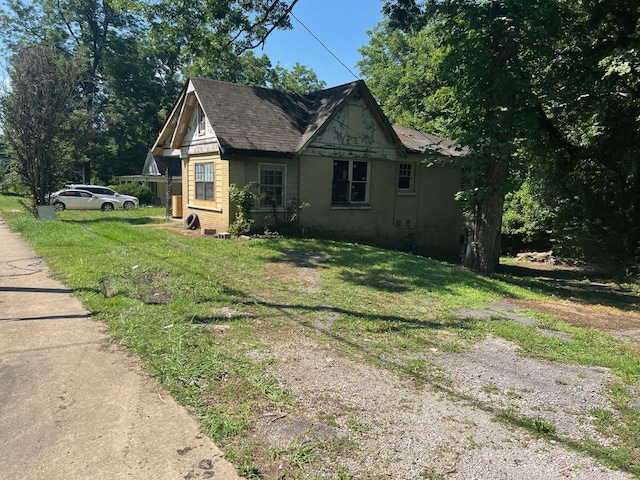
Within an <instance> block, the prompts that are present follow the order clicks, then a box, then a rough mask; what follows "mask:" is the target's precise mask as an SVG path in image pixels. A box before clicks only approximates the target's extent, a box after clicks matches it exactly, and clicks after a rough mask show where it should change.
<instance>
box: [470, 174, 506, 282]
mask: <svg viewBox="0 0 640 480" xmlns="http://www.w3.org/2000/svg"><path fill="white" fill-rule="evenodd" d="M508 176H509V166H508V165H507V164H505V163H499V162H492V163H491V164H490V165H489V169H488V172H487V177H486V179H487V185H489V186H490V187H492V188H493V194H491V195H489V196H486V197H483V198H481V199H478V200H477V201H476V202H475V203H474V204H473V206H472V212H471V231H470V235H469V239H468V241H467V248H466V252H465V258H464V262H463V263H464V266H465V267H468V268H470V269H471V270H473V271H474V272H477V273H479V274H481V275H491V274H492V273H494V272H495V270H496V267H497V266H498V264H499V263H500V248H501V241H500V239H501V231H502V213H503V209H504V191H503V189H502V186H503V185H504V183H505V182H506V180H507V178H508Z"/></svg>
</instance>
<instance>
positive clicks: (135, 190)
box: [111, 182, 153, 205]
mask: <svg viewBox="0 0 640 480" xmlns="http://www.w3.org/2000/svg"><path fill="white" fill-rule="evenodd" d="M111 188H113V189H114V190H115V191H116V192H118V193H120V194H122V195H133V196H134V197H138V200H140V205H153V192H152V191H151V189H150V188H149V187H145V186H144V185H140V184H139V183H137V182H133V183H122V184H120V185H112V186H111Z"/></svg>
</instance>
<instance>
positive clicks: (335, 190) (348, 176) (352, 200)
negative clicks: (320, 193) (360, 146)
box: [331, 160, 369, 205]
mask: <svg viewBox="0 0 640 480" xmlns="http://www.w3.org/2000/svg"><path fill="white" fill-rule="evenodd" d="M368 200H369V162H366V161H358V160H334V161H333V185H332V188H331V203H332V204H333V205H345V204H346V205H350V204H365V203H367V201H368Z"/></svg>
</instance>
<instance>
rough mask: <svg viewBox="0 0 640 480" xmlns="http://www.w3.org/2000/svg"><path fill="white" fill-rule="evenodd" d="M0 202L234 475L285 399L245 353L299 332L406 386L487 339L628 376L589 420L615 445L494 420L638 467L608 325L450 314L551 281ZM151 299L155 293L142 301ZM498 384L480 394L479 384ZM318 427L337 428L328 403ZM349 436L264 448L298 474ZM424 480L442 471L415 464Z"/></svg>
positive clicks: (632, 370)
mask: <svg viewBox="0 0 640 480" xmlns="http://www.w3.org/2000/svg"><path fill="white" fill-rule="evenodd" d="M0 210H1V211H2V212H1V213H2V215H3V216H4V217H5V218H6V219H7V221H8V222H9V223H10V225H11V227H12V228H13V229H15V230H17V231H19V232H21V233H22V235H23V236H24V237H25V238H27V239H29V240H30V241H31V242H32V243H33V245H34V246H35V248H36V249H37V251H38V253H39V254H40V255H42V256H44V257H45V258H46V260H47V261H48V263H49V265H50V266H51V268H52V269H53V271H54V272H55V274H56V275H57V276H58V277H59V278H60V279H61V280H62V281H63V282H65V283H66V284H67V285H68V286H69V287H70V288H71V289H73V290H74V292H75V294H76V295H77V296H79V297H80V298H81V299H82V301H83V302H84V304H85V306H86V307H87V308H88V309H89V310H90V311H91V312H92V314H93V316H94V317H95V318H97V319H99V320H101V321H103V322H105V324H107V325H108V326H109V328H110V330H111V332H112V338H113V341H114V342H118V343H120V344H122V345H125V346H126V347H128V348H129V349H131V350H132V351H134V352H136V353H137V354H138V355H139V356H140V357H141V358H142V359H143V360H144V362H145V365H146V366H147V369H148V371H149V372H151V373H152V374H153V375H154V376H155V377H157V378H158V379H159V380H160V381H161V382H162V384H163V385H164V386H165V388H166V389H167V390H169V391H170V392H171V393H172V395H174V396H175V397H176V398H177V399H178V401H179V402H180V403H182V404H183V405H185V406H187V407H188V408H189V409H190V411H191V412H193V413H194V415H195V416H196V417H197V418H198V419H199V420H200V422H201V425H202V429H203V430H204V431H205V432H206V433H207V435H209V436H210V437H211V438H213V439H214V440H216V441H217V442H219V443H220V445H221V446H222V447H223V449H224V450H225V453H226V455H227V457H228V458H229V459H230V460H231V461H232V462H233V463H234V464H235V465H236V466H237V467H238V469H239V472H240V474H241V475H243V476H244V477H245V478H261V476H262V475H263V472H262V471H261V468H262V463H261V455H263V454H264V449H263V447H262V446H261V445H260V444H256V443H252V441H251V440H250V437H249V435H248V432H249V431H250V429H251V427H252V425H254V423H255V419H256V418H257V416H259V415H260V414H262V413H264V412H265V411H273V410H278V409H286V408H290V407H291V405H292V403H293V399H292V398H291V397H290V393H289V392H288V391H287V390H286V389H285V388H283V387H282V384H281V383H280V382H279V381H278V379H277V378H274V377H273V376H272V374H271V373H270V371H271V369H270V367H271V366H272V365H273V362H275V361H276V360H274V359H273V358H272V357H269V358H267V360H264V359H263V360H260V359H256V358H255V356H252V354H254V353H255V352H262V351H267V350H268V346H267V343H268V341H269V339H270V338H278V339H281V338H293V339H297V338H299V337H302V336H305V335H306V336H313V337H314V338H315V339H318V340H319V341H322V342H324V343H325V344H327V345H330V346H331V347H332V348H335V349H337V350H338V351H339V352H340V353H341V354H344V355H351V356H353V357H357V358H358V359H359V360H361V361H368V362H371V363H373V364H375V365H376V366H378V367H381V368H387V369H390V370H393V371H395V372H399V373H401V374H402V375H404V376H405V377H407V378H411V379H413V380H415V382H414V384H415V385H425V384H431V385H435V386H438V385H447V382H448V380H447V379H446V377H445V376H444V375H443V374H442V372H441V371H440V370H438V369H436V368H435V367H434V366H433V365H431V364H430V363H429V362H428V361H427V360H425V359H424V357H422V358H420V357H416V356H417V355H418V354H420V353H421V352H429V351H445V352H463V351H465V350H466V349H467V348H469V346H471V345H472V344H473V343H474V342H476V341H477V340H479V339H481V338H483V337H484V336H485V335H487V334H493V335H498V336H500V337H502V338H505V339H507V340H510V341H512V342H514V343H516V344H517V345H518V346H519V347H520V349H521V353H522V354H524V355H529V356H533V357H540V358H545V359H548V360H550V361H557V362H564V363H574V364H582V365H600V366H603V367H607V368H611V369H612V371H613V372H615V373H616V374H617V375H618V376H619V377H620V379H621V381H622V382H625V383H626V385H625V384H622V383H620V384H616V385H613V386H611V387H610V388H609V390H608V391H607V397H608V398H609V399H610V402H611V405H612V408H611V410H594V411H593V412H592V415H593V417H594V418H595V419H596V425H597V426H598V427H599V428H600V429H601V430H602V432H604V433H606V434H608V435H611V436H614V437H615V438H616V439H617V440H618V442H619V443H620V446H619V447H617V448H615V449H612V448H605V447H603V446H599V445H596V444H589V443H586V442H576V441H572V440H570V439H559V438H558V436H557V433H556V431H555V427H554V426H553V425H551V424H549V423H548V422H546V421H545V420H543V419H540V418H523V417H520V416H518V415H516V414H515V412H514V411H505V412H502V413H501V414H500V415H498V418H499V419H500V420H501V421H503V422H506V423H508V424H509V425H514V426H518V427H521V428H524V429H526V430H527V431H529V432H531V433H532V434H534V435H537V436H540V437H543V438H550V439H556V440H558V441H562V442H563V444H565V445H566V446H569V447H571V448H580V449H581V450H582V451H587V452H589V453H590V454H591V455H592V456H593V457H594V458H597V459H599V460H600V461H601V462H603V463H605V464H607V465H613V466H616V468H622V469H624V470H626V471H629V472H632V473H634V474H639V473H638V472H637V465H638V464H639V463H638V459H639V450H640V447H639V446H638V438H637V433H636V432H638V431H639V430H640V415H639V413H638V410H639V409H638V405H637V403H636V404H634V403H633V402H634V400H633V399H634V398H636V397H633V396H632V394H631V393H630V391H629V389H628V388H629V387H628V386H629V385H631V386H637V385H638V384H639V383H640V357H639V356H638V355H637V354H635V353H633V352H630V351H628V350H625V349H624V348H623V347H622V346H621V344H620V343H619V342H618V341H617V340H616V339H614V338H613V337H612V336H610V335H608V334H606V333H603V332H600V331H596V330H592V329H581V328H576V327H572V326H570V325H567V324H564V323H562V322H558V321H557V320H555V319H553V318H550V317H545V316H538V317H536V318H537V320H538V322H537V324H536V325H535V326H523V325H519V324H516V323H514V322H510V321H500V320H491V321H471V320H468V319H459V318H457V317H456V315H454V314H453V312H454V310H456V309H459V308H471V307H482V305H484V304H485V303H486V302H491V301H495V300H496V299H498V298H501V297H511V298H524V299H526V298H543V296H544V295H545V294H547V293H548V290H545V288H543V286H542V285H541V284H540V283H539V282H536V281H535V280H534V279H525V280H522V279H519V278H516V277H513V276H509V275H501V276H500V275H499V276H496V277H494V278H484V277H478V276H475V275H472V274H470V273H468V272H465V271H463V270H461V269H458V268H456V267H454V266H452V265H448V264H445V263H439V262H435V261H432V260H429V259H425V258H420V257H416V256H413V255H409V254H404V253H399V252H389V251H385V250H381V249H376V248H373V247H368V246H362V245H355V244H346V243H339V242H330V241H319V240H309V239H285V238H276V239H257V240H251V241H248V242H240V241H235V240H234V241H217V240H212V239H210V238H195V237H185V236H182V235H180V234H175V233H174V232H172V230H171V229H166V228H160V227H163V225H164V224H166V222H165V221H163V220H153V218H154V217H160V218H161V217H163V215H164V210H163V209H138V210H133V211H128V212H114V214H112V215H108V216H107V215H104V214H103V212H61V213H60V214H59V216H58V218H59V219H58V221H52V222H40V221H37V220H36V219H34V218H33V217H30V216H29V215H27V214H25V213H24V212H23V211H21V210H20V209H19V208H16V202H15V200H14V199H7V198H6V197H0ZM309 252H312V253H313V255H311V256H310V255H308V254H309ZM300 265H304V266H305V267H306V268H308V269H310V270H312V271H313V272H315V273H317V277H316V280H315V282H316V283H315V284H314V285H313V287H314V288H313V289H309V288H304V287H306V285H305V284H304V283H303V282H302V281H301V279H300V276H299V275H298V273H297V270H296V268H297V267H299V266H300ZM107 293H108V294H107ZM158 297H161V299H162V301H151V300H153V299H156V300H159V299H158ZM319 298H321V299H322V300H321V301H318V299H319ZM318 319H322V320H323V321H324V322H325V325H326V328H325V329H324V330H318V329H317V328H313V325H314V324H315V323H316V322H317V321H318ZM538 328H545V329H552V330H557V331H560V332H565V333H567V334H568V335H569V336H570V337H571V339H572V341H570V342H569V341H565V340H562V339H560V338H549V337H544V336H541V335H539V333H538ZM390 359H392V360H390ZM558 384H559V385H562V381H558ZM496 390H497V387H496V386H491V385H488V386H487V387H486V388H485V392H486V393H497V392H496ZM514 395H515V393H514ZM636 402H637V400H636ZM611 420H615V421H614V422H612V421H611ZM320 421H324V422H325V423H326V424H327V425H330V426H333V427H337V426H338V419H337V418H336V416H335V414H333V413H331V412H327V413H326V414H325V415H324V417H323V418H321V419H320ZM345 422H346V425H347V427H348V428H349V429H350V430H352V431H353V432H357V433H362V434H366V433H369V432H370V431H371V429H372V426H371V425H369V424H367V423H366V422H364V421H362V420H361V419H359V418H358V417H357V416H356V415H354V414H351V415H349V416H348V417H347V418H346V420H345ZM348 442H349V440H342V439H340V440H336V441H328V442H318V443H316V444H314V445H311V444H302V445H297V444H290V445H288V446H287V447H286V448H283V449H274V450H271V456H272V458H275V457H277V458H278V459H280V460H282V461H286V462H287V465H288V467H287V468H289V469H290V471H291V472H292V473H291V476H292V477H293V478H296V476H297V475H300V472H304V471H313V466H314V462H321V461H322V460H321V459H326V458H336V457H337V456H339V455H355V453H354V452H357V446H356V445H353V444H349V443H348ZM334 463H335V462H334ZM333 473H334V475H333V478H344V479H347V478H357V475H355V474H352V472H350V471H349V470H347V469H346V468H344V467H342V466H340V465H334V471H333ZM423 478H438V475H437V473H435V472H425V473H424V475H423Z"/></svg>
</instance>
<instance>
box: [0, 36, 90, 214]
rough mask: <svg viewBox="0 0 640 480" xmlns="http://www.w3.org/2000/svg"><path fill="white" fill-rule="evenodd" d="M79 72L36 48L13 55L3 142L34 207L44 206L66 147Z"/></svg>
mask: <svg viewBox="0 0 640 480" xmlns="http://www.w3.org/2000/svg"><path fill="white" fill-rule="evenodd" d="M82 79H83V77H82V69H81V68H80V67H79V66H78V64H77V63H75V62H74V61H73V58H71V57H69V56H68V55H65V54H64V53H61V52H60V51H59V50H58V49H56V48H55V47H52V46H49V45H44V44H37V45H32V46H28V47H24V48H23V49H21V50H20V51H18V52H17V53H16V54H15V55H13V56H12V57H11V59H10V65H9V80H10V82H11V90H10V91H9V92H8V93H6V94H5V95H4V96H3V97H2V99H1V100H0V120H1V121H2V128H3V130H4V136H5V140H6V142H7V143H8V144H9V146H10V153H11V156H12V158H13V159H14V162H15V165H16V167H17V169H18V172H19V174H20V177H21V179H22V181H23V183H24V184H25V185H26V186H27V187H28V188H29V190H30V192H31V196H32V198H33V205H34V207H35V206H38V205H44V204H45V203H46V197H45V196H46V194H48V193H49V192H50V187H51V184H52V182H53V181H54V174H55V171H56V169H57V168H59V167H60V163H61V162H62V161H63V160H64V156H63V155H62V152H64V149H65V146H66V145H67V144H68V142H69V141H70V139H69V137H68V136H67V134H68V133H69V128H68V127H69V126H70V121H71V120H72V119H73V115H74V111H75V110H76V108H77V106H78V105H79V102H80V95H79V94H80V90H81V84H82Z"/></svg>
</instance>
